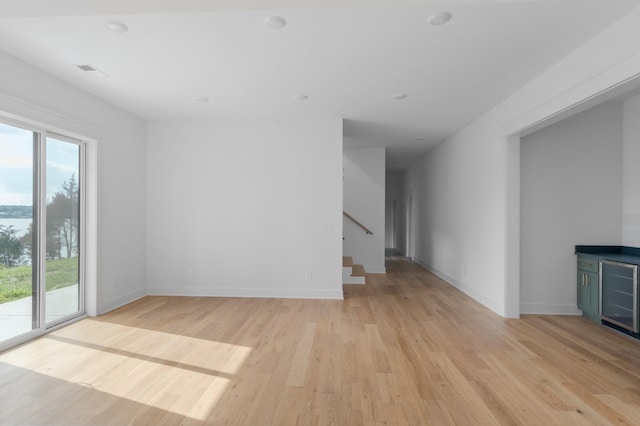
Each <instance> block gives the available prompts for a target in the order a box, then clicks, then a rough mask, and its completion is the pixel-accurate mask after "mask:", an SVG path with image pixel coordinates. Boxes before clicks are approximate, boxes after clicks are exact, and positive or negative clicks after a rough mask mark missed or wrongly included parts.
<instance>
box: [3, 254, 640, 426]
mask: <svg viewBox="0 0 640 426" xmlns="http://www.w3.org/2000/svg"><path fill="white" fill-rule="evenodd" d="M387 271H388V272H387V274H386V275H382V274H370V275H369V276H368V277H367V280H368V284H366V285H364V286H362V285H345V286H344V291H345V300H343V301H336V300H295V299H240V298H226V299H223V298H198V297H146V298H143V299H140V300H138V301H136V302H134V303H132V304H130V305H127V306H125V307H123V308H120V309H118V310H115V311H113V312H111V313H109V314H106V315H104V316H101V317H99V318H91V319H86V320H83V321H80V322H77V323H75V324H72V325H70V326H69V327H66V328H62V329H59V330H56V331H55V332H53V333H50V334H48V335H45V336H43V337H41V338H39V339H37V340H35V341H33V342H30V343H27V344H24V345H22V346H20V347H17V348H14V349H12V350H9V351H5V352H4V353H1V354H0V424H63V425H64V424H74V425H76V424H78V425H80V424H89V425H116V424H117V425H124V424H143V425H147V424H154V425H162V424H166V425H174V424H184V425H200V424H214V425H261V426H262V425H285V424H286V425H289V424H291V425H293V424H300V425H327V424H335V425H349V426H351V425H404V424H408V425H430V424H431V425H447V424H473V425H485V424H500V425H520V424H533V425H539V424H544V425H572V424H576V425H577V424H621V425H634V424H640V341H638V340H636V339H631V338H629V337H628V336H624V335H621V334H619V333H617V332H615V331H612V330H610V329H607V328H605V327H602V326H600V325H598V324H595V323H593V322H591V321H588V320H585V319H583V318H580V317H567V316H537V315H528V316H523V317H522V318H521V319H519V320H513V319H504V318H501V317H499V316H497V315H495V314H494V313H493V312H491V311H489V310H488V309H487V308H485V307H483V306H481V305H479V304H478V303H476V302H475V301H473V300H472V299H470V298H469V297H467V296H466V295H464V294H462V293H460V292H459V291H458V290H457V289H455V288H454V287H452V286H450V285H448V284H446V283H444V282H443V281H442V280H440V279H439V278H438V277H436V276H435V275H433V274H431V273H430V272H428V271H426V270H425V269H423V268H422V267H420V266H418V265H416V264H414V263H412V262H410V261H408V260H407V259H405V258H399V257H395V258H389V259H388V262H387Z"/></svg>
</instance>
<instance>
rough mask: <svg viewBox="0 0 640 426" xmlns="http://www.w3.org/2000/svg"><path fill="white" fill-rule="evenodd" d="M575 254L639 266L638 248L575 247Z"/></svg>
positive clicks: (639, 252) (639, 253)
mask: <svg viewBox="0 0 640 426" xmlns="http://www.w3.org/2000/svg"><path fill="white" fill-rule="evenodd" d="M575 253H576V254H579V255H581V256H590V257H596V258H598V259H605V260H613V261H614V262H622V263H631V264H633V265H640V248H638V247H626V246H576V251H575Z"/></svg>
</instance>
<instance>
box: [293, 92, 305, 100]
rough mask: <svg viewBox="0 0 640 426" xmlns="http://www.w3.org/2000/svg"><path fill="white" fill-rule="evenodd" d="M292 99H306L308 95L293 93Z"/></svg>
mask: <svg viewBox="0 0 640 426" xmlns="http://www.w3.org/2000/svg"><path fill="white" fill-rule="evenodd" d="M293 99H295V100H296V101H306V100H307V99H309V96H307V95H305V94H304V93H300V94H299V95H295V96H294V97H293Z"/></svg>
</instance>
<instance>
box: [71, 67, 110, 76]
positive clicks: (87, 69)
mask: <svg viewBox="0 0 640 426" xmlns="http://www.w3.org/2000/svg"><path fill="white" fill-rule="evenodd" d="M76 66H77V67H78V68H79V69H81V70H82V71H84V72H86V73H89V74H91V75H93V76H96V77H106V76H107V75H106V74H105V73H103V72H102V71H100V70H99V69H97V68H95V67H93V66H92V65H89V64H85V65H76Z"/></svg>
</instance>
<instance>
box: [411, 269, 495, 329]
mask: <svg viewBox="0 0 640 426" xmlns="http://www.w3.org/2000/svg"><path fill="white" fill-rule="evenodd" d="M412 260H413V261H414V262H415V263H417V264H418V265H420V266H422V267H424V268H426V269H428V270H429V271H431V272H433V274H434V275H437V276H438V277H440V278H442V279H443V280H444V281H445V282H446V283H447V284H450V285H452V286H453V287H455V288H457V289H458V290H460V291H461V292H463V293H464V294H466V295H467V296H469V297H471V298H472V299H474V300H475V301H477V302H479V303H480V304H482V305H484V306H486V307H487V308H489V309H491V310H492V311H493V312H495V313H496V314H498V315H500V316H504V306H503V304H502V303H499V302H497V301H495V300H493V299H490V298H488V297H485V296H484V295H482V294H480V293H478V292H477V291H475V290H474V289H473V288H471V287H469V286H467V285H465V284H463V283H462V282H460V281H458V280H457V279H455V278H453V277H452V276H449V275H447V274H446V273H444V272H442V271H440V270H438V269H437V268H434V267H433V266H431V265H430V264H428V263H427V262H425V261H423V260H420V259H418V258H416V257H414V258H412Z"/></svg>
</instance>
